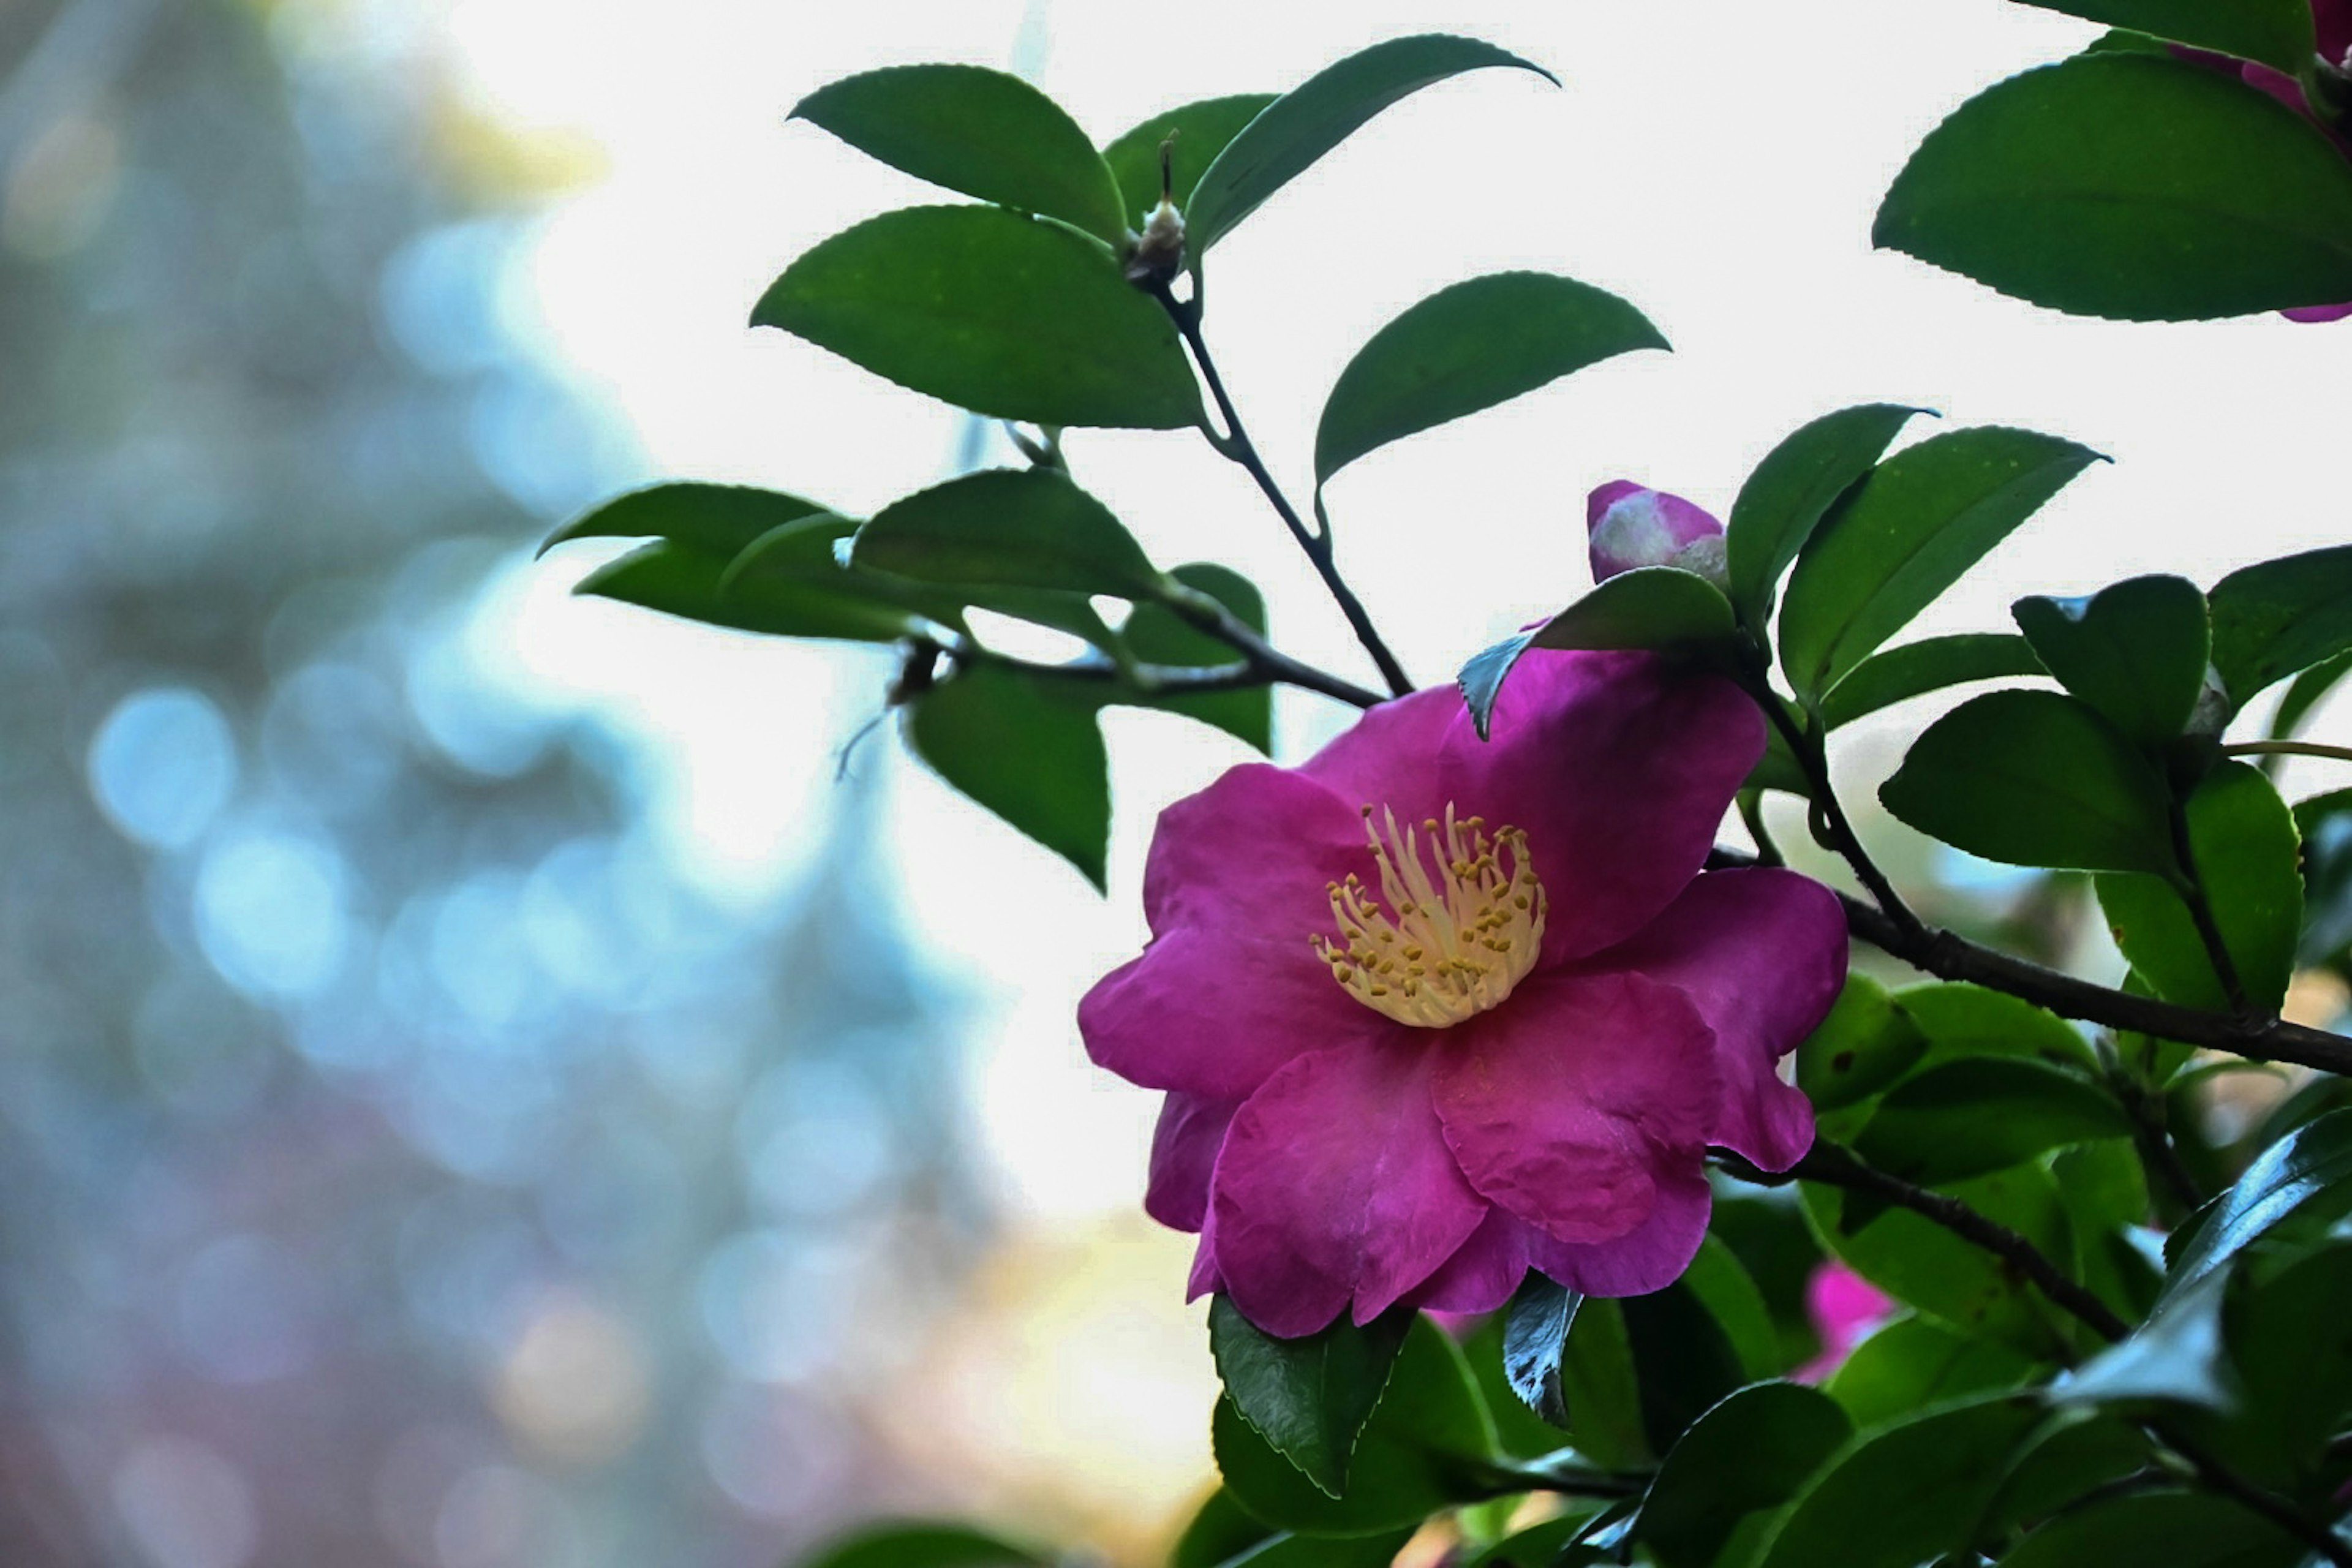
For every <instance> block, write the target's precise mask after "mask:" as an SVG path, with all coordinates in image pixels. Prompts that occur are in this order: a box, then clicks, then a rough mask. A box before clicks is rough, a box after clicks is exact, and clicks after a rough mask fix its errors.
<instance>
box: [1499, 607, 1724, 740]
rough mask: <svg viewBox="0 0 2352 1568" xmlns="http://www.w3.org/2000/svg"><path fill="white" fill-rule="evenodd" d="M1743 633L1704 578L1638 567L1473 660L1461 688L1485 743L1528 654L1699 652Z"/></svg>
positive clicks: (1506, 639)
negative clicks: (1544, 650) (1506, 685)
mask: <svg viewBox="0 0 2352 1568" xmlns="http://www.w3.org/2000/svg"><path fill="white" fill-rule="evenodd" d="M1737 635H1738V626H1736V625H1735V624H1734V622H1733V620H1732V616H1731V602H1730V601H1729V600H1727V599H1726V598H1725V597H1724V596H1723V591H1722V590H1721V589H1719V588H1717V586H1716V585H1715V584H1712V583H1710V582H1708V581H1707V580H1706V578H1704V577H1702V576H1700V575H1698V574H1696V573H1695V572H1685V571H1684V570H1682V568H1680V567H1678V566H1637V567H1635V568H1634V569H1633V571H1631V572H1621V573H1619V574H1617V575H1615V576H1614V577H1612V578H1610V579H1608V580H1607V581H1606V582H1604V583H1602V584H1601V585H1600V586H1599V587H1597V588H1595V589H1593V590H1592V592H1591V593H1590V594H1587V595H1584V597H1582V598H1581V599H1579V600H1578V601H1577V602H1576V603H1574V604H1573V605H1570V606H1569V607H1568V608H1566V609H1564V610H1562V611H1561V612H1560V613H1559V614H1558V615H1556V616H1553V617H1552V618H1551V619H1550V620H1549V621H1546V622H1545V623H1544V624H1543V625H1542V626H1538V627H1537V628H1536V629H1535V630H1533V631H1529V632H1521V633H1519V634H1518V635H1517V637H1507V638H1505V639H1504V640H1503V641H1501V642H1498V643H1496V645H1495V646H1494V647H1490V648H1487V649H1486V650H1485V651H1484V652H1482V653H1479V654H1477V655H1475V656H1474V657H1473V658H1471V660H1470V662H1469V663H1467V664H1465V665H1464V666H1463V667H1462V673H1461V675H1460V676H1458V677H1457V678H1456V681H1457V683H1458V684H1459V685H1460V687H1461V689H1462V698H1463V700H1464V701H1465V702H1466V703H1468V704H1469V707H1470V721H1471V722H1472V723H1473V724H1475V725H1476V726H1477V730H1478V735H1479V738H1480V739H1482V740H1483V739H1485V737H1486V725H1487V721H1489V720H1490V719H1492V718H1493V716H1494V711H1495V700H1496V698H1497V697H1499V696H1500V695H1501V694H1502V689H1503V682H1504V681H1505V680H1506V679H1507V678H1508V677H1509V675H1510V673H1511V668H1512V667H1513V666H1514V665H1516V664H1517V663H1518V662H1519V657H1520V656H1521V655H1522V654H1524V653H1526V652H1527V651H1528V649H1529V648H1531V647H1552V648H1637V647H1638V648H1687V647H1706V646H1710V645H1719V644H1725V643H1727V642H1729V641H1730V640H1731V638H1732V637H1735V636H1737Z"/></svg>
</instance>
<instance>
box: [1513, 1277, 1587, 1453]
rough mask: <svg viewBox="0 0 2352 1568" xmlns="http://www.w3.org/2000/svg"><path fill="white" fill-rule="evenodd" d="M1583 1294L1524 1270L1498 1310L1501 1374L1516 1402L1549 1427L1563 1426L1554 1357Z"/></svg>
mask: <svg viewBox="0 0 2352 1568" xmlns="http://www.w3.org/2000/svg"><path fill="white" fill-rule="evenodd" d="M1583 1300H1584V1298H1583V1297H1582V1296H1580V1295H1579V1294H1578V1293H1577V1292H1575V1291H1573V1290H1571V1289H1568V1288H1567V1287H1566V1286H1564V1285H1557V1284H1554V1283H1553V1282H1552V1281H1551V1280H1549V1279H1545V1278H1544V1277H1543V1276H1542V1275H1540V1274H1538V1273H1536V1272H1534V1271H1533V1270H1532V1269H1531V1270H1529V1271H1528V1277H1527V1278H1526V1279H1523V1280H1521V1281H1520V1282H1519V1288H1518V1289H1517V1291H1516V1292H1515V1293H1514V1294H1513V1295H1512V1297H1511V1300H1510V1305H1509V1306H1508V1307H1507V1308H1505V1309H1504V1313H1503V1347H1502V1348H1503V1373H1504V1375H1505V1376H1506V1377H1507V1378H1508V1379H1509V1381H1510V1384H1511V1392H1512V1393H1513V1394H1517V1395H1518V1396H1519V1401H1520V1403H1521V1404H1523V1405H1526V1406H1527V1407H1528V1409H1530V1410H1532V1411H1534V1412H1535V1413H1536V1414H1537V1415H1540V1416H1542V1417H1543V1418H1544V1419H1545V1420H1546V1421H1549V1422H1550V1423H1551V1424H1552V1425H1553V1426H1567V1425H1568V1399H1567V1395H1566V1394H1564V1393H1563V1392H1562V1390H1561V1386H1560V1358H1561V1357H1562V1356H1563V1355H1565V1354H1566V1353H1567V1352H1568V1331H1569V1330H1570V1327H1571V1326H1573V1325H1574V1323H1575V1322H1576V1310H1577V1308H1578V1307H1579V1306H1580V1305H1581V1304H1582V1303H1583Z"/></svg>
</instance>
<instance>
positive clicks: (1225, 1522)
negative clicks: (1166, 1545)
mask: <svg viewBox="0 0 2352 1568" xmlns="http://www.w3.org/2000/svg"><path fill="white" fill-rule="evenodd" d="M1280 1534H1281V1531H1276V1530H1274V1529H1272V1528H1271V1527H1269V1526H1267V1525H1264V1524H1261V1523H1259V1522H1258V1521H1256V1520H1255V1519H1253V1518H1252V1517H1250V1515H1249V1512H1248V1511H1247V1510H1244V1508H1243V1507H1242V1505H1241V1504H1239V1503H1237V1502H1235V1501H1234V1494H1233V1493H1231V1492H1229V1491H1227V1490H1225V1489H1224V1488H1223V1487H1219V1488H1218V1489H1216V1490H1215V1491H1213V1492H1211V1493H1210V1494H1209V1495H1208V1496H1207V1497H1206V1498H1204V1499H1203V1500H1202V1503H1201V1506H1200V1508H1199V1509H1198V1510H1195V1511H1194V1512H1193V1514H1192V1519H1191V1520H1190V1521H1187V1522H1186V1524H1185V1526H1184V1531H1183V1533H1182V1534H1181V1535H1179V1536H1178V1537H1177V1538H1176V1545H1175V1549H1174V1550H1173V1551H1171V1552H1169V1554H1168V1568H1217V1564H1219V1563H1224V1562H1227V1561H1229V1560H1231V1559H1233V1558H1235V1557H1239V1556H1240V1555H1241V1554H1242V1553H1244V1552H1248V1551H1250V1550H1251V1549H1252V1548H1254V1547H1257V1546H1263V1545H1265V1543H1266V1542H1269V1541H1272V1540H1274V1539H1276V1537H1277V1536H1278V1535H1280Z"/></svg>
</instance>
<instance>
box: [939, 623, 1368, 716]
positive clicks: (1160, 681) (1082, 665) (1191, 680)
mask: <svg viewBox="0 0 2352 1568" xmlns="http://www.w3.org/2000/svg"><path fill="white" fill-rule="evenodd" d="M1244 629H1246V628H1244ZM943 649H944V651H945V652H946V653H947V654H948V656H949V657H950V658H953V659H954V660H955V661H956V662H957V663H958V664H990V665H995V666H997V667H998V668H1003V669H1017V670H1019V671H1021V672H1022V673H1023V674H1024V675H1034V676H1041V677H1044V678H1045V679H1055V680H1081V681H1122V680H1123V681H1125V682H1127V683H1128V684H1129V685H1130V686H1132V687H1133V688H1134V689H1136V690H1138V691H1141V692H1144V693H1147V694H1149V695H1151V696H1155V697H1189V696H1198V695H1202V694H1203V693H1207V692H1212V691H1246V690H1250V689H1255V688H1257V687H1262V686H1296V687H1299V688H1301V689H1305V690H1307V691H1314V692H1318V693H1320V694H1321V695H1323V696H1325V697H1329V698H1332V699H1334V700H1338V701H1341V702H1346V703H1349V704H1350V705H1352V706H1354V707H1357V708H1371V707H1376V706H1378V705H1379V704H1380V703H1381V702H1384V701H1386V700H1387V699H1386V698H1383V697H1382V696H1381V694H1380V693H1379V692H1377V691H1368V690H1366V689H1364V688H1363V687H1360V686H1358V685H1356V684H1355V683H1354V682H1353V681H1349V680H1342V679H1339V677H1338V676H1336V675H1331V674H1328V673H1327V672H1326V671H1323V670H1320V669H1317V668H1315V667H1314V666H1312V665H1308V664H1301V663H1300V662H1299V661H1298V660H1297V659H1295V658H1291V657H1290V656H1289V655H1288V654H1286V653H1281V652H1278V651H1277V650H1276V649H1274V648H1272V647H1266V646H1265V644H1264V643H1259V644H1258V645H1257V646H1256V647H1255V648H1253V649H1244V655H1243V657H1242V658H1239V659H1236V660H1234V662H1233V663H1231V664H1210V665H1186V664H1138V665H1132V666H1130V667H1129V668H1128V669H1126V670H1121V669H1120V668H1118V665H1116V664H1114V663H1112V662H1111V661H1110V660H1109V659H1108V658H1103V657H1102V656H1101V655H1099V654H1093V655H1089V656H1087V657H1086V658H1075V659H1069V660H1066V661H1064V662H1062V663H1059V664H1041V663H1037V662H1035V661H1034V660H1030V659H1025V658H1013V656H1012V655H1010V654H1003V653H999V652H997V651H996V650H995V649H993V648H989V647H982V646H981V645H980V644H978V643H976V642H972V641H971V640H970V639H968V638H964V639H958V640H956V641H954V642H951V643H948V644H945V645H943Z"/></svg>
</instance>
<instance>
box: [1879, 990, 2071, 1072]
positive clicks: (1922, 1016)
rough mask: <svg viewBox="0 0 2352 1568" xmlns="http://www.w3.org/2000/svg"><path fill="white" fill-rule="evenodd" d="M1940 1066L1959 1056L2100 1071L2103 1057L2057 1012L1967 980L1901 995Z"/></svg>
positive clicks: (1899, 1001) (1898, 995) (1900, 1001)
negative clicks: (2015, 1059) (2013, 1059)
mask: <svg viewBox="0 0 2352 1568" xmlns="http://www.w3.org/2000/svg"><path fill="white" fill-rule="evenodd" d="M1895 1002H1896V1003H1897V1004H1898V1005H1900V1006H1901V1007H1902V1008H1903V1011H1904V1012H1905V1013H1906V1014H1907V1015H1908V1016H1909V1017H1910V1019H1911V1021H1912V1023H1914V1024H1915V1025H1916V1026H1918V1028H1919V1030H1920V1032H1921V1033H1923V1034H1925V1035H1926V1036H1927V1041H1928V1048H1929V1049H1930V1050H1932V1051H1933V1052H1934V1053H1935V1059H1936V1060H1937V1061H1948V1060H1950V1059H1952V1058H1957V1057H2030V1058H2033V1059H2034V1060H2037V1061H2044V1062H2049V1063H2051V1064H2053V1066H2060V1067H2070V1066H2071V1067H2078V1068H2096V1067H2097V1066H2098V1058H2097V1057H2095V1055H2093V1054H2092V1051H2091V1047H2089V1046H2087V1045H2085V1044H2084V1043H2083V1037H2082V1036H2081V1035H2079V1034H2077V1033H2075V1031H2074V1027H2073V1026H2071V1025H2069V1024H2068V1023H2067V1022H2066V1021H2065V1020H2064V1019H2063V1018H2061V1017H2059V1016H2057V1015H2056V1014H2055V1013H2053V1012H2050V1011H2049V1010H2048V1009H2046V1008H2042V1007H2037V1006H2035V1005H2033V1004H2032V1003H2031V1002H2028V1001H2025V1000H2023V999H2022V998H2021V997H2016V996H2011V995H2010V994H2008V993H2007V992H2003V991H1992V990H1988V989H1987V988H1986V987H1984V986H1982V985H1971V984H1968V983H1967V982H1965V981H1958V980H1950V981H1930V982H1928V983H1927V984H1921V985H1906V986H1905V987H1904V988H1903V989H1902V990H1900V991H1897V992H1896V993H1895Z"/></svg>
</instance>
